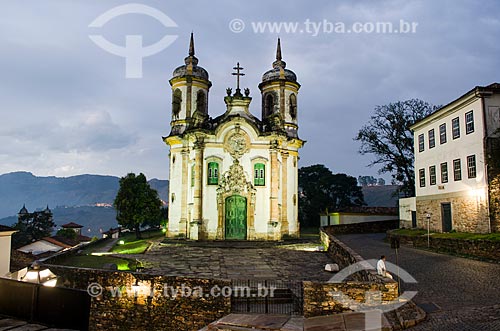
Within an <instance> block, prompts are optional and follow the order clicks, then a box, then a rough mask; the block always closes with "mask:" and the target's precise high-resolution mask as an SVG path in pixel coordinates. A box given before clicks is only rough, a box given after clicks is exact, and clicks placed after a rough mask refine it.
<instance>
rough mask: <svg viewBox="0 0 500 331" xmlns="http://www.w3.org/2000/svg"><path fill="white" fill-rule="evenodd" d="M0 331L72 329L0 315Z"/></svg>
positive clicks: (66, 330) (65, 330)
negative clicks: (51, 326) (54, 327)
mask: <svg viewBox="0 0 500 331" xmlns="http://www.w3.org/2000/svg"><path fill="white" fill-rule="evenodd" d="M0 331H74V330H69V329H53V328H48V327H46V326H43V325H39V324H30V323H27V322H23V321H20V320H16V319H13V318H8V317H3V316H0Z"/></svg>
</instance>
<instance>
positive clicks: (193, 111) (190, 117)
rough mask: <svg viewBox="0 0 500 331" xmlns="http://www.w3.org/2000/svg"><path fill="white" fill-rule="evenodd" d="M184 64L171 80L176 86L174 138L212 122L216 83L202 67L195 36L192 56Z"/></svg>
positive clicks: (192, 40)
mask: <svg viewBox="0 0 500 331" xmlns="http://www.w3.org/2000/svg"><path fill="white" fill-rule="evenodd" d="M184 63H185V64H184V65H182V66H180V67H178V68H176V69H175V70H174V72H173V74H172V78H171V79H170V81H169V82H170V85H171V86H172V120H171V124H170V125H171V132H170V136H175V135H180V134H183V133H184V132H186V131H187V130H189V129H192V128H199V127H201V126H203V124H204V123H205V121H207V120H208V92H209V90H210V87H211V86H212V83H211V82H210V80H209V79H208V72H207V71H206V70H205V69H204V68H202V67H200V66H198V58H197V57H196V56H195V51H194V38H193V33H191V39H190V41H189V53H188V56H187V57H186V58H185V59H184Z"/></svg>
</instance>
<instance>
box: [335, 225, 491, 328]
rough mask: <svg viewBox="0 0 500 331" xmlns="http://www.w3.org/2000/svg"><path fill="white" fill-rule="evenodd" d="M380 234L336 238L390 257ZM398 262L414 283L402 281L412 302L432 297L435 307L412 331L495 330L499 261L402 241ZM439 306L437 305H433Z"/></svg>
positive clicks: (362, 250) (373, 254) (369, 254)
mask: <svg viewBox="0 0 500 331" xmlns="http://www.w3.org/2000/svg"><path fill="white" fill-rule="evenodd" d="M384 237H385V234H360V235H340V236H338V238H339V239H340V240H342V241H343V242H344V243H346V244H347V245H348V246H350V247H351V248H352V249H354V250H355V251H356V252H358V253H359V254H360V255H361V256H363V257H364V258H365V259H374V258H375V259H378V258H379V257H380V255H382V254H383V255H386V257H387V261H388V262H392V263H395V262H396V255H395V250H394V249H391V248H390V246H389V244H388V243H386V242H384V241H383V239H384ZM398 253H399V254H398V255H399V264H400V266H401V268H403V269H405V270H406V271H408V272H409V273H410V274H411V275H412V276H413V277H415V279H416V280H417V281H418V284H415V285H411V286H409V285H408V284H402V289H403V290H417V291H418V294H417V296H416V297H415V299H414V301H415V302H416V303H417V304H420V305H421V304H428V303H434V304H435V305H437V306H438V311H435V312H431V313H429V314H428V318H427V320H426V321H424V322H423V323H421V324H419V325H417V326H416V327H413V328H411V330H413V331H421V330H422V331H423V330H425V331H433V330H436V331H448V330H449V331H483V330H484V331H498V330H500V285H499V283H500V264H495V263H487V262H481V261H476V260H472V259H465V258H460V257H455V256H449V255H443V254H437V253H433V252H428V251H424V250H417V249H414V248H410V247H404V246H402V247H401V249H399V250H398ZM439 308H440V309H439Z"/></svg>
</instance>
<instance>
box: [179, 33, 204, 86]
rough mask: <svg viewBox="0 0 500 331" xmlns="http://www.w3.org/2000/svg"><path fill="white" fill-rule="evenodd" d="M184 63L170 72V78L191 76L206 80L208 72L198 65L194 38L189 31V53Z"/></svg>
mask: <svg viewBox="0 0 500 331" xmlns="http://www.w3.org/2000/svg"><path fill="white" fill-rule="evenodd" d="M184 63H185V64H184V65H182V66H179V67H177V68H175V70H174V72H173V73H172V78H177V77H184V76H193V77H198V78H201V79H204V80H208V72H207V71H206V70H205V69H204V68H202V67H200V66H198V58H197V57H196V56H194V38H193V33H191V40H190V42H189V55H188V56H187V57H186V58H185V59H184Z"/></svg>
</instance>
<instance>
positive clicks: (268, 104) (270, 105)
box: [264, 93, 274, 116]
mask: <svg viewBox="0 0 500 331" xmlns="http://www.w3.org/2000/svg"><path fill="white" fill-rule="evenodd" d="M264 107H265V114H266V116H269V115H271V114H272V113H273V112H274V96H273V95H272V93H269V94H268V95H267V96H266V100H265V105H264Z"/></svg>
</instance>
